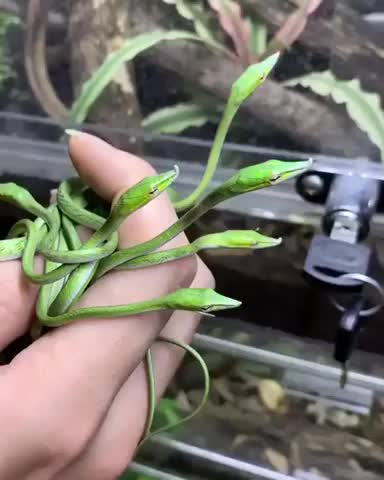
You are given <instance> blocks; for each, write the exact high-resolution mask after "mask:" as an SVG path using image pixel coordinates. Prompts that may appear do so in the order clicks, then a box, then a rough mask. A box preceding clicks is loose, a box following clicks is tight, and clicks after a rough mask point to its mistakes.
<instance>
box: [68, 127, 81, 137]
mask: <svg viewBox="0 0 384 480" xmlns="http://www.w3.org/2000/svg"><path fill="white" fill-rule="evenodd" d="M64 132H65V133H66V134H67V135H68V136H69V137H75V136H77V135H82V133H83V132H81V131H80V130H75V129H74V128H66V129H65V130H64Z"/></svg>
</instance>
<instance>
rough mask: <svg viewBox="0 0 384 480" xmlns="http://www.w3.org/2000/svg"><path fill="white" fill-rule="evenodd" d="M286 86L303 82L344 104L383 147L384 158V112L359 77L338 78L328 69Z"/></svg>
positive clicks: (308, 86) (359, 126)
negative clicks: (349, 78)
mask: <svg viewBox="0 0 384 480" xmlns="http://www.w3.org/2000/svg"><path fill="white" fill-rule="evenodd" d="M284 85H286V86H289V87H292V86H296V85H301V86H302V87H305V88H309V89H311V90H312V91H313V92H314V93H316V94H317V95H321V96H323V97H325V96H330V97H331V98H332V99H333V100H334V101H335V102H336V103H338V104H344V105H345V107H346V109H347V112H348V115H349V116H350V117H351V119H352V120H353V121H354V122H355V124H356V125H357V127H358V128H360V129H361V130H362V131H363V132H365V133H366V134H367V135H368V137H369V139H370V140H371V142H372V143H374V144H375V145H376V146H377V147H378V148H379V149H380V152H381V157H382V161H384V112H383V110H382V108H381V105H380V97H379V95H378V94H376V93H368V92H365V91H364V90H362V88H361V84H360V80H359V79H357V78H355V79H353V80H348V81H344V80H338V79H337V78H336V77H335V76H334V75H333V73H332V72H330V71H325V72H322V73H311V74H309V75H304V76H302V77H299V78H294V79H290V80H288V81H286V82H284Z"/></svg>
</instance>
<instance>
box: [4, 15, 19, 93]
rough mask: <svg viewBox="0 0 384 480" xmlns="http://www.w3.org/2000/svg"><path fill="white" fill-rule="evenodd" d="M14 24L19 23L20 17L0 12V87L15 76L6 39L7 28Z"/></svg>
mask: <svg viewBox="0 0 384 480" xmlns="http://www.w3.org/2000/svg"><path fill="white" fill-rule="evenodd" d="M15 25H20V19H19V18H18V17H17V16H16V15H13V14H11V13H5V12H0V88H3V86H4V82H5V81H6V80H9V79H10V78H14V77H15V71H14V68H13V59H12V58H11V57H10V55H9V46H8V39H7V35H8V32H9V30H10V29H11V27H13V26H15Z"/></svg>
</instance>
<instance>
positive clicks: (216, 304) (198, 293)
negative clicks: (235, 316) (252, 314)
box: [167, 288, 241, 313]
mask: <svg viewBox="0 0 384 480" xmlns="http://www.w3.org/2000/svg"><path fill="white" fill-rule="evenodd" d="M167 305H168V306H169V308H170V309H171V310H190V311H196V312H201V313H210V312H217V311H219V310H226V309H229V308H237V307H239V306H240V305H241V302H239V301H238V300H234V299H233V298H229V297H224V296H223V295H220V294H219V293H217V292H215V290H213V289H212V288H180V289H178V290H176V292H174V293H171V294H170V295H168V297H167Z"/></svg>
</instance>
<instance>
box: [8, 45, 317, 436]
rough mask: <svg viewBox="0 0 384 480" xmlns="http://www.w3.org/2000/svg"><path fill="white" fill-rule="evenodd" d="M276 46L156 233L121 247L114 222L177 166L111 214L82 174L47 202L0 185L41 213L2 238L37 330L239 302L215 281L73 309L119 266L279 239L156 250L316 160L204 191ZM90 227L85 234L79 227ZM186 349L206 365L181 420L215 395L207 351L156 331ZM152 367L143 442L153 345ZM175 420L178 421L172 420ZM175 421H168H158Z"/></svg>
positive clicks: (246, 237) (244, 82)
mask: <svg viewBox="0 0 384 480" xmlns="http://www.w3.org/2000/svg"><path fill="white" fill-rule="evenodd" d="M277 59H278V55H276V54H275V55H273V56H271V57H269V58H267V59H266V60H264V61H263V62H260V63H258V64H255V65H251V66H250V67H248V68H247V69H246V70H245V71H244V73H243V74H242V75H241V76H240V77H239V79H238V80H236V82H235V83H234V84H233V87H232V90H231V94H230V96H229V99H228V101H227V104H226V108H225V110H224V113H223V116H222V119H221V122H220V124H219V127H218V129H217V132H216V136H215V139H214V142H213V145H212V148H211V152H210V155H209V159H208V162H207V167H206V170H205V173H204V175H203V178H202V180H201V182H200V184H199V185H198V187H197V188H196V189H195V190H194V191H193V192H192V193H191V194H190V195H189V196H187V197H186V198H185V199H183V200H181V201H176V202H173V204H174V206H175V209H176V211H177V212H182V213H180V215H179V219H178V220H177V221H176V222H175V223H174V224H173V225H171V226H170V227H169V228H168V229H166V230H165V231H163V232H162V233H161V234H159V235H158V236H156V237H154V238H152V239H151V240H149V241H146V242H144V243H142V244H139V245H135V246H133V247H130V248H125V249H122V250H118V228H119V226H120V225H121V223H122V222H123V221H124V220H125V219H126V218H127V217H128V216H129V215H131V214H132V213H133V212H135V211H137V210H139V209H140V208H142V207H143V206H144V205H146V204H148V203H149V202H151V201H152V200H153V199H154V198H156V197H157V196H158V195H160V194H162V193H163V192H165V191H166V190H167V189H169V188H170V186H171V185H172V184H173V183H174V181H175V180H176V179H177V177H178V175H179V169H178V167H175V168H174V169H173V170H170V171H168V172H165V173H161V174H158V175H154V176H151V177H147V178H144V179H143V180H142V181H140V182H138V183H137V184H136V185H134V186H132V187H131V188H129V189H128V190H127V191H126V192H124V193H123V194H122V195H121V196H120V198H119V199H118V201H117V202H116V203H115V204H114V205H113V207H110V211H109V214H107V215H106V216H102V215H99V213H96V212H95V211H92V206H91V205H90V203H89V199H88V197H87V193H89V191H90V189H89V188H88V187H87V186H86V185H84V184H83V182H82V181H81V180H80V179H79V178H72V179H67V180H64V181H63V182H62V183H61V184H60V185H59V188H58V191H57V198H56V200H55V201H53V202H51V204H50V205H49V206H48V207H47V208H46V207H44V206H43V205H41V204H40V203H39V202H37V201H36V200H35V199H34V198H33V196H32V195H31V194H30V193H29V192H28V191H27V190H25V189H24V188H22V187H21V186H18V185H16V184H14V183H6V184H0V200H2V201H5V202H8V203H11V204H13V205H15V206H16V207H18V208H21V209H24V210H25V211H26V212H27V213H29V214H30V215H31V216H33V217H36V218H35V220H30V219H22V220H20V221H18V222H17V223H16V224H15V225H14V226H13V227H12V228H11V230H10V232H9V234H8V236H7V238H6V239H5V240H3V241H0V261H8V260H14V259H20V260H21V264H22V271H23V273H24V275H25V276H26V277H27V278H28V279H29V280H30V281H31V282H34V283H36V284H38V285H39V292H38V298H37V303H36V321H35V324H34V326H33V328H32V330H31V333H32V335H33V338H36V337H37V336H38V335H39V334H40V333H41V329H42V327H59V326H61V325H64V324H67V323H70V322H73V321H77V320H80V319H84V318H106V317H111V318H113V317H126V316H129V315H135V314H139V313H140V314H141V313H146V312H150V311H158V310H187V311H198V312H201V313H203V314H209V313H211V312H216V311H220V310H224V309H230V308H237V307H239V306H240V304H241V302H239V301H237V300H234V299H232V298H229V297H225V296H223V295H221V294H219V293H218V292H216V291H215V290H213V289H199V288H182V289H178V290H176V291H174V292H171V293H169V294H168V295H164V296H162V297H159V298H153V299H149V300H146V301H142V302H137V303H131V304H129V305H113V306H101V307H87V308H76V303H77V301H78V300H79V298H81V296H82V294H83V293H84V291H85V290H86V289H87V288H88V287H89V286H90V285H92V284H93V283H94V282H96V281H97V280H98V279H99V278H100V277H102V276H103V275H105V274H106V273H108V272H109V271H111V270H113V269H119V270H120V269H128V270H132V269H139V268H146V267H149V266H153V265H159V264H163V263H166V262H170V261H174V260H177V259H179V258H183V257H186V256H190V255H195V254H196V253H198V252H200V251H202V250H208V249H217V248H222V249H233V248H235V249H239V248H246V249H259V248H268V247H274V246H277V245H279V244H280V243H281V239H275V238H270V237H267V236H265V235H262V234H261V233H259V232H256V231H240V230H229V231H226V232H222V233H214V234H209V235H205V236H203V237H200V238H198V239H196V240H195V241H193V242H192V243H190V244H188V245H184V246H181V247H177V248H172V249H168V250H161V251H159V250H158V249H159V247H162V246H163V245H165V244H166V243H167V242H169V241H170V240H171V239H172V238H174V237H176V236H177V235H178V234H179V233H181V232H183V231H184V230H185V229H187V228H188V227H189V226H190V225H192V224H193V223H194V222H195V221H196V220H198V219H199V218H200V217H201V216H202V215H204V214H205V213H206V212H207V211H209V210H210V209H212V208H214V207H215V206H217V205H218V204H219V203H221V202H223V201H226V200H229V199H231V198H233V197H235V196H238V195H242V194H244V193H248V192H252V191H255V190H258V189H261V188H265V187H268V186H273V185H276V184H278V183H280V182H283V181H285V180H287V179H289V178H292V177H294V176H297V175H299V174H301V173H303V172H304V171H305V170H307V169H308V167H309V166H310V164H311V161H310V160H308V161H296V162H283V161H280V160H274V159H272V160H268V161H265V162H264V163H260V164H257V165H252V166H249V167H245V168H242V169H240V170H239V171H238V172H237V173H236V174H235V175H234V176H233V177H232V178H229V179H228V180H227V181H225V182H224V183H223V184H222V185H220V186H219V187H217V188H215V189H214V190H212V191H211V192H209V193H208V194H205V196H203V194H204V192H205V190H206V189H207V187H208V186H209V183H210V181H211V179H212V177H213V175H214V172H215V169H216V167H217V164H218V161H219V158H220V154H221V150H222V147H223V144H224V141H225V138H226V135H227V132H228V129H229V127H230V124H231V122H232V120H233V118H234V116H235V114H236V112H237V111H238V109H239V107H240V106H241V104H242V103H243V102H244V101H245V100H246V99H247V98H248V97H249V95H251V94H252V93H253V91H254V90H255V89H256V88H257V87H258V86H259V85H261V84H262V83H263V81H264V80H265V78H266V77H267V76H268V74H269V73H270V71H271V70H272V68H273V67H274V65H275V63H276V62H277ZM78 226H84V227H88V228H90V229H91V230H92V232H93V233H92V234H91V236H90V237H89V239H88V240H87V241H85V242H84V243H83V242H81V240H80V238H79V235H78V233H77V227H78ZM37 254H39V255H40V256H42V258H43V259H44V271H43V273H36V272H35V271H34V259H35V256H36V255H37ZM159 340H160V341H165V342H168V343H171V344H174V345H177V346H179V347H181V348H183V349H184V350H185V351H187V352H188V353H190V354H191V355H193V356H194V358H195V359H196V360H197V361H198V362H199V364H200V365H201V367H202V371H203V374H204V385H205V387H204V394H203V398H202V401H201V403H200V404H199V406H198V407H197V409H196V410H195V411H194V412H193V413H191V414H190V415H188V416H187V417H185V418H184V419H183V420H182V421H183V422H184V421H186V420H188V419H190V418H191V417H192V416H193V415H195V414H196V413H197V412H198V411H200V409H201V408H202V407H203V405H204V403H205V401H206V399H207V397H208V394H209V373H208V371H207V368H206V365H205V363H204V360H203V358H202V357H201V356H200V355H199V354H198V352H196V351H195V350H194V349H193V348H192V347H190V346H188V345H184V344H182V343H181V342H178V341H176V340H173V339H169V338H164V337H161V338H159ZM145 364H146V367H147V375H148V393H149V407H148V418H147V425H146V428H145V432H144V435H143V441H144V440H146V439H148V438H149V437H150V436H151V435H153V434H154V433H157V432H151V425H152V421H153V418H154V413H155V408H156V402H155V379H154V375H153V365H152V356H151V351H150V350H148V352H147V354H146V358H145ZM172 426H174V425H172ZM166 428H169V426H165V427H164V428H162V429H161V431H163V430H164V429H166Z"/></svg>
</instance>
